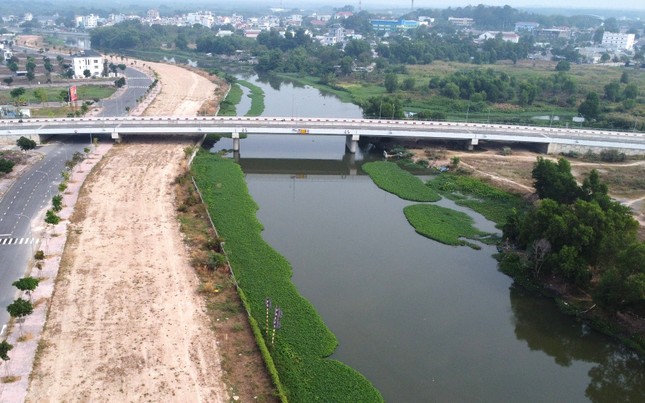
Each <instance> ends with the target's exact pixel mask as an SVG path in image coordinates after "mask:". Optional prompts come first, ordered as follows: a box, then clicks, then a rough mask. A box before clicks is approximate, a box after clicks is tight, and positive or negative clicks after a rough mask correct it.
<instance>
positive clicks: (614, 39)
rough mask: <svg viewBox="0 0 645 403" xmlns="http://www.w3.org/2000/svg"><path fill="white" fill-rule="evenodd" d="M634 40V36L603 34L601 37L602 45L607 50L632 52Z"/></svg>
mask: <svg viewBox="0 0 645 403" xmlns="http://www.w3.org/2000/svg"><path fill="white" fill-rule="evenodd" d="M634 39H635V35H634V34H618V33H613V32H605V33H604V34H603V35H602V45H603V46H604V47H606V48H608V49H617V50H618V49H621V50H632V49H633V48H634Z"/></svg>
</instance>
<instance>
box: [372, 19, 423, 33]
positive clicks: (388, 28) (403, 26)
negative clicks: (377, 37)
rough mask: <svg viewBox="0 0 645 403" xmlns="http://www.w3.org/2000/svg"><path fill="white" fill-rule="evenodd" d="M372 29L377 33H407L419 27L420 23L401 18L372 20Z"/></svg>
mask: <svg viewBox="0 0 645 403" xmlns="http://www.w3.org/2000/svg"><path fill="white" fill-rule="evenodd" d="M370 22H371V23H372V29H373V30H374V31H376V32H396V31H405V30H407V29H413V28H418V27H419V21H412V20H406V19H403V18H399V19H398V20H371V21H370Z"/></svg>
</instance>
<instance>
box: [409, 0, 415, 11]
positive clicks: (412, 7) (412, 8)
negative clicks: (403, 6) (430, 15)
mask: <svg viewBox="0 0 645 403" xmlns="http://www.w3.org/2000/svg"><path fill="white" fill-rule="evenodd" d="M410 10H411V11H414V0H412V6H411V7H410Z"/></svg>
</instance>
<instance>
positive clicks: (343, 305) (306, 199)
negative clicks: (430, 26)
mask: <svg viewBox="0 0 645 403" xmlns="http://www.w3.org/2000/svg"><path fill="white" fill-rule="evenodd" d="M266 87H267V88H268V89H267V88H264V90H265V93H266V94H267V103H268V104H269V103H270V104H273V101H272V100H273V99H276V98H272V97H273V94H272V93H271V90H273V91H276V90H274V89H271V87H270V86H268V85H267V86H266ZM287 88H289V91H298V89H297V88H293V87H287ZM283 90H284V88H283ZM304 90H307V91H310V90H311V89H304ZM278 93H280V92H278ZM281 96H283V95H281ZM291 96H292V95H289V94H287V95H286V96H283V97H282V98H279V99H283V98H284V97H286V99H289V98H291ZM293 97H294V98H295V97H296V95H293ZM315 102H319V104H318V106H319V107H321V105H320V102H325V105H327V103H329V102H331V101H330V100H329V99H327V98H323V99H322V100H319V101H316V100H315V99H314V98H311V99H310V101H309V104H310V107H311V105H312V104H314V103H315ZM334 102H338V103H340V102H339V101H338V100H335V101H334ZM286 105H288V106H284V107H285V108H287V109H288V108H290V104H286ZM319 109H320V110H323V109H322V108H319ZM279 112H285V113H287V112H288V111H287V110H278V111H277V112H275V114H274V116H280V115H281V116H285V114H284V113H279ZM322 116H328V115H322ZM229 147H230V145H228V144H227V143H226V142H223V143H222V144H218V145H217V148H229ZM343 150H344V140H343V139H341V138H317V137H286V136H258V137H251V138H249V139H245V140H243V141H242V152H241V154H240V155H239V156H238V157H239V162H240V164H241V165H242V168H243V169H244V170H245V172H246V173H247V175H246V179H247V182H248V186H249V190H250V192H251V195H252V196H253V198H254V199H255V201H256V202H257V203H258V205H259V206H260V209H259V211H258V218H259V220H260V221H261V222H262V224H263V225H264V227H265V230H264V233H263V235H264V237H265V239H266V240H267V241H268V242H269V243H270V244H271V245H272V246H273V247H274V248H275V249H277V250H278V251H279V252H280V253H282V254H283V255H284V256H285V257H286V258H287V259H288V260H289V261H290V262H291V264H292V265H293V269H294V276H293V281H294V283H295V284H296V286H297V287H298V289H299V291H300V292H301V293H302V294H303V295H304V296H305V297H306V298H308V299H309V300H310V301H311V302H312V303H313V304H314V306H315V307H316V309H317V310H318V312H320V314H321V316H322V318H323V319H324V321H325V323H326V324H327V325H328V326H329V327H330V329H331V330H332V331H333V332H334V333H335V334H336V336H337V337H338V340H339V342H340V345H339V347H338V349H337V351H336V352H335V354H334V358H337V359H339V360H341V361H343V362H345V363H347V364H348V365H350V366H352V367H354V368H356V369H357V370H358V371H360V372H361V373H362V374H364V375H365V376H366V377H367V378H368V379H370V380H371V381H372V382H373V383H374V385H375V386H376V387H377V388H378V389H379V390H380V391H381V393H382V394H383V396H384V397H385V399H386V400H387V401H391V402H420V401H423V402H426V401H491V402H499V401H529V402H536V401H537V402H545V401H549V402H550V401H566V402H574V401H589V400H591V401H597V402H605V401H606V402H610V401H611V402H616V401H645V365H644V363H643V360H641V359H639V358H638V357H637V356H636V355H635V354H633V353H631V352H629V351H628V350H626V349H625V348H623V347H622V345H621V344H619V343H617V342H615V341H614V340H613V339H610V338H608V337H606V336H604V335H601V334H599V333H597V332H595V331H593V330H591V329H590V328H588V327H587V326H586V325H584V324H581V323H578V322H577V321H575V319H573V318H571V317H568V316H564V315H562V314H561V313H560V312H559V311H558V309H557V307H556V306H555V304H554V303H553V302H552V301H551V300H548V299H544V298H541V297H538V296H535V295H531V294H529V293H527V292H525V291H523V290H522V289H521V288H518V287H515V286H513V284H512V280H511V279H509V278H508V277H506V276H505V275H503V274H502V273H500V272H498V270H497V263H496V261H495V260H494V259H493V258H492V257H491V255H492V254H493V253H494V252H495V251H494V248H492V247H487V246H483V248H482V250H479V251H475V250H472V249H470V248H467V247H451V246H446V245H442V244H439V243H437V242H434V241H432V240H429V239H427V238H424V237H422V236H419V235H418V234H416V233H415V232H414V230H413V229H412V227H411V226H410V225H409V224H408V223H407V221H406V219H405V217H404V215H403V207H405V206H406V205H408V204H410V203H409V202H406V201H403V200H401V199H399V198H398V197H396V196H393V195H391V194H389V193H386V192H384V191H382V190H380V189H378V188H377V187H376V186H375V185H374V184H373V183H372V181H371V180H370V179H369V177H367V176H364V175H362V174H361V171H360V165H361V163H362V161H363V160H365V159H369V158H373V157H370V156H369V154H368V153H365V155H363V153H359V154H358V155H357V156H350V155H347V154H344V152H343ZM355 173H357V174H355ZM440 204H441V205H444V206H448V207H452V208H456V209H460V210H462V211H468V212H469V213H470V214H471V215H472V216H473V217H474V218H475V220H476V223H477V226H478V227H479V228H481V229H483V230H487V231H490V230H493V227H492V223H490V222H487V221H486V220H485V219H483V217H481V216H479V215H478V214H476V213H474V212H472V211H469V210H465V209H462V208H459V207H456V206H454V205H453V204H452V203H451V202H449V201H441V202H440Z"/></svg>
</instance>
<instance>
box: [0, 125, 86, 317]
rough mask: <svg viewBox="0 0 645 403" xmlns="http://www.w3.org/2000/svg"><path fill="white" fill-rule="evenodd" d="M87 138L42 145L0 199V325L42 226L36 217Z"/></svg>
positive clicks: (25, 268) (47, 202)
mask: <svg viewBox="0 0 645 403" xmlns="http://www.w3.org/2000/svg"><path fill="white" fill-rule="evenodd" d="M88 143H89V139H87V140H86V139H79V138H70V139H65V143H60V142H56V143H52V144H49V145H45V146H41V147H39V148H38V149H37V150H36V151H30V152H41V153H43V154H44V158H43V159H42V160H41V161H40V162H38V163H37V164H35V165H34V166H32V167H31V168H30V169H29V170H28V171H26V172H25V173H24V174H23V175H22V176H21V177H20V178H19V179H18V180H17V181H16V183H15V184H14V185H13V186H12V187H11V189H9V190H8V191H7V192H6V194H5V196H4V197H3V198H2V200H0V327H2V326H3V325H5V324H6V323H7V321H8V320H9V314H8V313H7V305H9V304H10V303H11V302H13V300H14V299H15V297H16V291H17V290H16V288H15V287H13V286H12V285H11V284H12V283H13V282H14V281H16V280H17V279H19V278H21V277H22V276H24V274H25V272H26V270H27V266H28V265H27V263H28V262H29V260H30V259H31V258H32V256H33V254H34V252H35V250H36V247H37V246H38V245H37V244H35V243H34V239H35V238H37V237H38V235H39V233H40V231H41V230H42V229H43V227H44V226H45V223H44V221H42V219H37V218H36V217H37V216H38V215H39V213H41V212H42V211H44V209H46V208H49V207H50V206H51V198H52V196H53V195H55V194H56V193H57V187H58V184H59V183H60V181H61V179H62V178H61V175H60V172H61V171H63V169H64V168H65V161H67V160H68V159H71V156H72V155H73V154H74V152H76V151H80V152H82V151H83V148H84V147H87V146H88Z"/></svg>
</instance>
